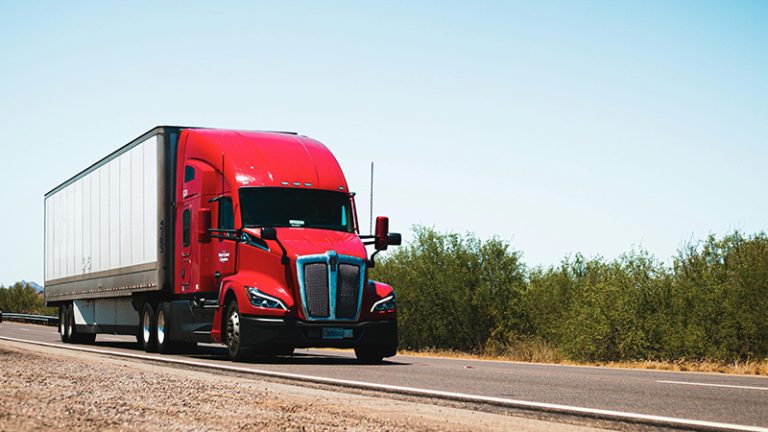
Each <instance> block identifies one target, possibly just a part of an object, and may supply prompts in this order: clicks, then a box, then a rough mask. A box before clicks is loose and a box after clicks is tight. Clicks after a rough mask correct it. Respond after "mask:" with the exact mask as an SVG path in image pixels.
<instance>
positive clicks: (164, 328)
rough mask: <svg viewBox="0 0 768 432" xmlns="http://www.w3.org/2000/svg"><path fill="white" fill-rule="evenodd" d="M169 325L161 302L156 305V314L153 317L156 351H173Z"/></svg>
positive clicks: (164, 352)
mask: <svg viewBox="0 0 768 432" xmlns="http://www.w3.org/2000/svg"><path fill="white" fill-rule="evenodd" d="M170 330H171V326H170V323H169V322H168V317H166V314H165V308H164V307H163V304H162V303H160V304H158V305H157V315H156V318H155V340H156V341H157V351H158V352H160V353H163V354H169V353H171V352H173V348H174V344H173V343H172V342H171V340H170V336H171V331H170Z"/></svg>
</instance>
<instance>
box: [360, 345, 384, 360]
mask: <svg viewBox="0 0 768 432" xmlns="http://www.w3.org/2000/svg"><path fill="white" fill-rule="evenodd" d="M355 356H356V357H357V361H358V362H360V363H362V364H378V363H381V361H382V360H383V359H384V353H383V352H382V350H381V349H380V348H378V347H375V346H367V345H363V346H356V347H355Z"/></svg>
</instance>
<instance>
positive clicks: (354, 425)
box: [0, 341, 598, 432]
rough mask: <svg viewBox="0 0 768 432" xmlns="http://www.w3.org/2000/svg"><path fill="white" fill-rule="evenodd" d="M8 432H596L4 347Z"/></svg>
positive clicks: (2, 414)
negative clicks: (141, 431) (209, 431)
mask: <svg viewBox="0 0 768 432" xmlns="http://www.w3.org/2000/svg"><path fill="white" fill-rule="evenodd" d="M0 365H2V367H0V389H2V391H0V431H38V430H41V429H42V430H78V431H96V430H99V431H102V430H105V431H127V430H132V431H133V430H174V431H196V430H211V431H229V430H238V431H239V430H243V431H251V430H253V431H337V430H343V431H407V430H419V431H492V430H518V431H531V432H534V431H597V430H598V429H594V428H589V427H584V426H576V425H568V424H560V423H552V422H547V421H542V420H536V419H526V418H518V417H512V416H507V415H501V414H493V413H484V412H477V411H472V410H465V409H460V408H451V407H444V406H435V405H430V404H427V403H419V402H409V401H402V400H392V399H388V398H385V397H372V396H366V395H356V394H350V393H345V392H336V391H329V390H324V389H316V388H308V387H302V386H295V385H287V384H282V383H276V382H271V381H263V380H259V379H250V378H241V377H233V376H228V375H221V374H216V373H213V372H203V371H195V370H187V369H181V368H173V367H166V366H160V365H155V364H147V363H142V362H139V361H132V360H124V359H117V358H113V357H109V356H100V355H94V354H90V353H81V352H76V351H68V350H64V349H56V348H49V347H41V346H34V345H27V344H21V343H15V342H10V341H0Z"/></svg>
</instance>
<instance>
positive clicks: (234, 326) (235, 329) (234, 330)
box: [227, 309, 240, 353]
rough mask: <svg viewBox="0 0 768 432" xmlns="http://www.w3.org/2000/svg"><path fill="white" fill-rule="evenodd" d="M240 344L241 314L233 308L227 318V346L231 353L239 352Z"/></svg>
mask: <svg viewBox="0 0 768 432" xmlns="http://www.w3.org/2000/svg"><path fill="white" fill-rule="evenodd" d="M239 346H240V314H238V313H237V309H233V310H232V313H231V314H229V319H228V320H227V347H228V348H229V351H230V352H231V353H235V352H237V350H238V348H239Z"/></svg>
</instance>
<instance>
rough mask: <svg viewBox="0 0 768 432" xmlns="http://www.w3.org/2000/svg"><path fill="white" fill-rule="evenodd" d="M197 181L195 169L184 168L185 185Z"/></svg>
mask: <svg viewBox="0 0 768 432" xmlns="http://www.w3.org/2000/svg"><path fill="white" fill-rule="evenodd" d="M194 179H195V169H194V168H193V167H191V166H189V165H187V166H185V167H184V183H186V182H188V181H191V180H194Z"/></svg>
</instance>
